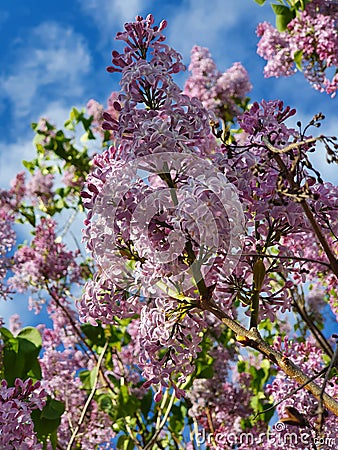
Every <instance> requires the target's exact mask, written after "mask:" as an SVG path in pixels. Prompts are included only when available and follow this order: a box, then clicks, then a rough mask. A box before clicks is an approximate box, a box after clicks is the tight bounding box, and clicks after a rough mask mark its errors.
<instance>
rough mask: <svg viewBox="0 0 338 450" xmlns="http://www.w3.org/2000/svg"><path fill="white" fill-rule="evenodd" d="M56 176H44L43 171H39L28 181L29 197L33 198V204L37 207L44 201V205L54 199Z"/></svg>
mask: <svg viewBox="0 0 338 450" xmlns="http://www.w3.org/2000/svg"><path fill="white" fill-rule="evenodd" d="M53 183H54V175H53V174H51V173H48V174H45V175H44V174H43V173H42V172H41V170H37V171H36V172H35V173H34V175H32V177H31V179H30V180H29V181H28V183H27V186H26V189H27V192H26V193H27V195H28V196H29V197H31V199H32V204H33V205H37V204H38V202H39V201H42V203H43V204H44V205H47V204H48V201H49V200H50V199H51V198H52V197H53V191H52V188H53Z"/></svg>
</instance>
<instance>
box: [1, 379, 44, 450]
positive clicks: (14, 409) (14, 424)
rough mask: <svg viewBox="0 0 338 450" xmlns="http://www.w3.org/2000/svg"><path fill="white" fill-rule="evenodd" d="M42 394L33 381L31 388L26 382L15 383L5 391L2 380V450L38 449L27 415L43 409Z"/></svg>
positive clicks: (39, 445) (40, 447) (30, 421)
mask: <svg viewBox="0 0 338 450" xmlns="http://www.w3.org/2000/svg"><path fill="white" fill-rule="evenodd" d="M46 396H47V394H46V392H45V390H44V389H42V388H41V383H40V382H39V381H37V382H36V383H35V384H34V385H33V382H32V380H31V379H30V378H28V379H27V380H26V381H22V380H20V379H19V378H17V379H16V380H15V384H14V386H13V387H8V385H7V382H6V380H2V381H1V384H0V430H1V431H0V447H1V449H3V450H12V449H17V450H19V449H20V450H29V449H32V448H34V449H37V450H41V449H42V444H39V443H38V441H37V437H36V434H35V432H34V424H33V420H32V418H31V413H32V411H34V410H35V409H40V410H42V408H43V407H44V405H45V401H46Z"/></svg>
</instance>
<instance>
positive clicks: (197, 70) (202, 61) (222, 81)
mask: <svg viewBox="0 0 338 450" xmlns="http://www.w3.org/2000/svg"><path fill="white" fill-rule="evenodd" d="M189 70H190V71H191V76H190V77H189V78H188V80H187V81H186V83H185V86H184V92H185V93H186V94H187V95H189V96H190V97H197V98H199V99H200V100H201V101H202V103H203V106H204V107H205V108H206V109H207V110H209V111H212V112H213V113H214V114H215V116H216V117H217V118H218V119H222V120H224V121H225V122H228V121H233V120H234V117H236V116H237V115H238V114H239V113H240V112H241V111H242V109H243V107H244V106H245V104H246V102H247V94H248V92H249V91H250V90H251V89H252V85H251V83H250V81H249V76H248V73H247V71H246V70H245V69H244V67H243V66H242V65H241V63H239V62H236V63H234V64H233V66H232V67H230V69H228V70H226V71H225V72H224V73H221V72H219V71H218V69H217V68H216V65H215V63H214V61H213V59H212V57H211V54H210V52H209V50H208V49H207V48H203V47H198V46H194V47H193V49H192V51H191V63H190V66H189Z"/></svg>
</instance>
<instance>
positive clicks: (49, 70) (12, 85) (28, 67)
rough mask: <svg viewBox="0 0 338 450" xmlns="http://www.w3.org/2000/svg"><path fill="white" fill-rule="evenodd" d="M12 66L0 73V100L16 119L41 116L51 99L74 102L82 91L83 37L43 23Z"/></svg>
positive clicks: (86, 60) (86, 58) (85, 68)
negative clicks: (58, 98) (60, 97)
mask: <svg viewBox="0 0 338 450" xmlns="http://www.w3.org/2000/svg"><path fill="white" fill-rule="evenodd" d="M19 44H20V50H19V51H17V52H16V53H15V55H14V60H15V64H13V65H12V66H11V67H10V68H9V70H8V71H7V73H5V74H2V76H1V78H0V82H1V85H2V90H1V92H0V98H1V97H2V98H5V99H8V100H9V101H10V104H11V106H12V108H13V113H14V116H15V117H24V116H30V117H33V115H36V114H40V111H41V109H43V108H44V107H45V105H47V104H48V103H49V102H50V99H51V98H50V97H51V92H52V96H53V98H55V97H57V96H62V97H63V98H68V99H74V98H78V97H79V96H81V95H82V94H83V92H84V84H83V83H82V82H81V81H82V80H83V78H84V75H85V74H87V73H88V72H89V70H90V64H91V60H90V55H89V52H88V49H87V45H86V42H85V40H84V38H83V36H81V35H79V34H77V33H75V32H74V31H73V30H72V29H71V28H69V27H68V28H67V27H64V26H62V25H60V24H57V23H54V22H48V23H46V22H45V23H42V24H40V25H39V26H37V27H36V28H35V29H33V30H32V31H31V32H30V33H29V34H28V36H27V39H26V42H24V41H22V42H20V43H19Z"/></svg>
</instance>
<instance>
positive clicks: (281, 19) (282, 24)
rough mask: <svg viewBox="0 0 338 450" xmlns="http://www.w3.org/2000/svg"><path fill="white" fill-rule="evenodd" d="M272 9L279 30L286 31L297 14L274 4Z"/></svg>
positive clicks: (285, 7)
mask: <svg viewBox="0 0 338 450" xmlns="http://www.w3.org/2000/svg"><path fill="white" fill-rule="evenodd" d="M271 7H272V9H273V11H274V13H275V14H276V28H277V30H278V31H280V32H282V31H285V30H286V28H287V25H288V23H289V22H291V20H292V19H293V18H294V17H295V12H294V11H291V9H289V8H288V7H287V6H284V5H276V4H272V5H271Z"/></svg>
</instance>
